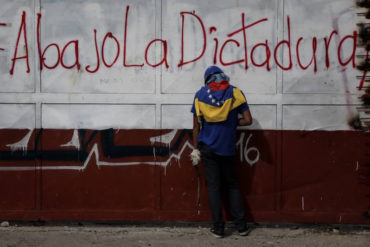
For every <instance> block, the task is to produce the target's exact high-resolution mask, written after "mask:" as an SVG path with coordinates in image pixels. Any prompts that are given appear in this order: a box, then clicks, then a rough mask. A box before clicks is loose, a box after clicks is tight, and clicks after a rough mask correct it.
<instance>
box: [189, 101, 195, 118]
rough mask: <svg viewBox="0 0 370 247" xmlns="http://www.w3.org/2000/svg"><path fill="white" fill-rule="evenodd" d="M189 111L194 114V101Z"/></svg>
mask: <svg viewBox="0 0 370 247" xmlns="http://www.w3.org/2000/svg"><path fill="white" fill-rule="evenodd" d="M190 112H192V113H193V114H194V115H195V106H194V101H193V105H192V106H191V110H190Z"/></svg>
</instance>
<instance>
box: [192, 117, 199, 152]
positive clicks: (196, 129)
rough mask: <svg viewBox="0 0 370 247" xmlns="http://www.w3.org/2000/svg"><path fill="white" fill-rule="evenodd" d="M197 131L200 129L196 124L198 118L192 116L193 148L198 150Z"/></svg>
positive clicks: (197, 123)
mask: <svg viewBox="0 0 370 247" xmlns="http://www.w3.org/2000/svg"><path fill="white" fill-rule="evenodd" d="M199 129H200V125H199V122H198V117H197V116H196V115H194V116H193V146H194V148H198V135H199Z"/></svg>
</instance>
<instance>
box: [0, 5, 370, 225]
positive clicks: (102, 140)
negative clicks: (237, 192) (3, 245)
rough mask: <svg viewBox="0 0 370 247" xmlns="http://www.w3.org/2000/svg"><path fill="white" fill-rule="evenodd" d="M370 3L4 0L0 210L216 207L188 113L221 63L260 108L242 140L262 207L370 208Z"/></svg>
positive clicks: (249, 182)
mask: <svg viewBox="0 0 370 247" xmlns="http://www.w3.org/2000/svg"><path fill="white" fill-rule="evenodd" d="M365 11H366V9H363V8H359V7H357V6H356V4H355V1H349V0H340V1H338V0H335V1H334V0H328V1H319V0H314V1H302V0H285V1H278V0H263V1H249V0H248V1H247V0H245V1H239V0H232V1H219V0H216V1H201V2H199V1H196V0H187V1H174V0H139V1H138V0H135V1H131V0H130V1H117V0H107V1H104V3H103V2H101V1H97V0H89V1H75V0H73V1H72V0H64V1H55V0H39V1H36V0H34V1H25V0H24V1H22V0H17V1H11V0H2V8H1V10H0V83H1V87H0V115H1V116H2V117H1V118H0V128H1V130H0V136H1V138H0V145H1V146H0V177H1V180H0V181H1V182H0V183H1V184H2V186H1V188H3V189H1V190H0V191H1V196H2V198H4V199H2V202H1V203H0V217H1V218H4V219H5V218H14V219H35V218H36V219H37V218H44V219H90V220H94V219H120V220H127V219H138V220H208V219H209V212H208V210H207V203H206V191H205V185H204V178H203V176H201V177H200V184H199V185H198V178H197V173H196V171H195V170H194V168H193V167H192V166H191V165H190V162H189V159H188V157H187V156H188V154H189V153H190V151H191V149H192V145H191V141H190V140H191V139H190V137H191V132H189V131H188V130H187V129H191V128H192V116H191V114H190V107H191V104H192V101H193V97H194V93H195V92H196V91H197V90H198V89H199V88H200V86H201V85H202V83H203V73H204V70H205V69H206V68H207V67H208V66H209V65H212V64H216V65H218V66H220V67H221V68H222V69H223V70H224V71H225V72H226V73H227V74H228V75H229V76H230V77H231V83H232V84H233V85H235V86H237V87H239V88H241V89H242V90H243V91H244V93H245V95H246V97H247V100H248V103H249V104H250V106H251V112H252V115H253V118H254V120H255V121H254V124H253V125H252V126H250V127H248V128H241V129H240V130H239V132H238V138H239V142H238V143H237V147H238V150H239V151H238V154H237V155H238V157H240V159H239V160H240V166H239V169H240V176H241V183H242V185H243V186H242V188H243V195H244V196H245V200H246V204H247V207H249V208H248V209H249V212H250V215H249V217H250V219H252V220H256V221H292V222H335V223H338V222H339V223H368V217H367V216H368V208H367V207H368V205H369V200H368V198H367V197H366V193H367V192H366V191H368V187H366V185H365V184H366V183H367V182H366V181H367V180H368V178H367V177H366V169H367V168H368V167H367V162H368V157H367V156H366V145H365V143H366V141H367V138H368V137H367V136H366V133H362V132H355V131H353V130H352V129H351V126H349V124H348V121H349V120H350V119H352V118H353V117H354V116H356V114H357V107H360V106H361V101H360V100H359V96H361V93H362V92H361V91H359V90H358V86H359V85H360V80H361V76H362V74H361V72H360V71H358V70H357V69H356V65H358V64H359V63H360V60H361V58H363V57H364V55H365V53H366V51H365V49H364V48H363V47H361V45H360V43H361V41H360V39H359V38H358V37H357V33H358V30H357V29H358V27H357V23H359V22H367V20H366V19H365V17H363V16H359V15H358V13H364V12H365ZM313 54H315V55H314V56H313ZM361 56H362V57H361ZM365 115H366V112H365ZM365 117H366V116H365ZM339 157H340V158H339ZM361 171H363V172H365V176H364V174H363V173H362V172H361ZM201 175H202V174H201ZM262 181H263V182H262ZM343 181H347V182H346V183H343ZM338 186H340V188H341V190H338ZM198 187H199V188H202V190H201V192H199V193H200V194H199V196H198ZM8 188H11V189H10V190H9V189H8ZM339 191H340V192H339ZM353 191H356V193H353ZM198 197H199V198H201V199H202V200H201V203H199V200H198ZM364 215H365V216H364ZM366 215H367V216H366Z"/></svg>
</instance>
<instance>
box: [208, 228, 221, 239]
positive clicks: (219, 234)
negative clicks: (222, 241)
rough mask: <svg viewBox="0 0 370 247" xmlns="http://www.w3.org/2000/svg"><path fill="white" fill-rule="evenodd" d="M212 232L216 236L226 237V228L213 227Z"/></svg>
mask: <svg viewBox="0 0 370 247" xmlns="http://www.w3.org/2000/svg"><path fill="white" fill-rule="evenodd" d="M210 232H211V234H212V236H214V237H215V238H223V237H224V229H219V228H212V229H211V231H210Z"/></svg>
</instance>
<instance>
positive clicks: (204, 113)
mask: <svg viewBox="0 0 370 247" xmlns="http://www.w3.org/2000/svg"><path fill="white" fill-rule="evenodd" d="M248 109H249V106H248V103H247V101H246V99H245V96H244V94H243V92H242V91H241V90H240V89H238V88H236V87H233V86H231V85H230V86H228V87H227V88H226V89H223V90H216V91H214V90H211V88H210V87H209V86H204V87H202V88H201V89H200V90H199V91H198V92H196V94H195V97H194V102H193V106H192V109H191V112H192V113H193V114H195V115H196V116H197V117H200V118H201V119H202V126H201V129H200V132H199V136H198V143H204V144H205V145H206V146H207V148H208V149H209V150H210V151H212V152H214V153H215V154H218V155H222V156H232V155H235V152H236V150H235V149H236V127H237V125H238V114H242V113H243V112H245V111H247V110H248Z"/></svg>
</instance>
